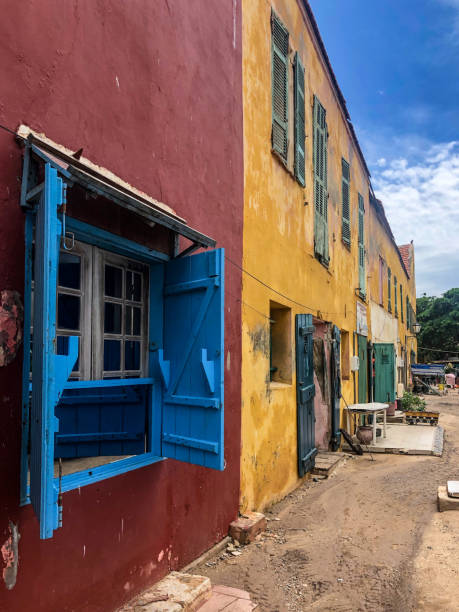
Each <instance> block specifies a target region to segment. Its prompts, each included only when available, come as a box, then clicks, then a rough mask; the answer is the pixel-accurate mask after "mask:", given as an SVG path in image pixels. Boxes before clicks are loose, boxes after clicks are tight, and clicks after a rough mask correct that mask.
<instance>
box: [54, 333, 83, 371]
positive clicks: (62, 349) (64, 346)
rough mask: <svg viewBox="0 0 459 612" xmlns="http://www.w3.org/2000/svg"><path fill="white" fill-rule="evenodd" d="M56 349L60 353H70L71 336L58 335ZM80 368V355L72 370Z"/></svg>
mask: <svg viewBox="0 0 459 612" xmlns="http://www.w3.org/2000/svg"><path fill="white" fill-rule="evenodd" d="M56 350H57V354H58V355H68V354H69V337H68V336H57V345H56ZM79 352H80V339H79V338H78V353H79ZM79 369H80V357H79V356H78V358H77V360H76V363H75V365H74V366H73V370H72V372H78V370H79Z"/></svg>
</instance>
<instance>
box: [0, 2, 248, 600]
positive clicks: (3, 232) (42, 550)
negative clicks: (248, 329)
mask: <svg viewBox="0 0 459 612" xmlns="http://www.w3.org/2000/svg"><path fill="white" fill-rule="evenodd" d="M0 66H1V74H2V78H1V82H0V123H1V124H3V125H6V126H8V127H10V128H12V129H16V128H17V126H18V125H19V124H20V123H25V124H27V125H29V126H30V127H32V128H33V129H35V130H38V131H41V132H45V133H46V135H47V136H48V137H50V138H52V139H53V140H55V141H57V142H59V143H61V144H63V145H65V146H67V147H69V148H71V149H73V150H77V149H79V148H80V147H84V155H85V156H86V157H88V158H90V159H91V160H92V161H94V162H96V163H98V164H100V165H101V166H104V167H106V168H109V169H110V170H111V171H113V172H114V173H115V174H118V175H119V176H121V177H122V178H123V179H125V180H126V181H128V182H129V183H131V184H132V185H135V186H136V187H137V188H139V189H141V190H143V191H145V192H146V193H148V194H150V195H152V196H153V197H155V198H157V199H159V200H161V201H163V202H165V203H167V204H169V205H170V206H172V207H173V208H174V209H175V210H176V211H177V213H178V214H180V215H182V216H183V217H185V218H186V219H187V221H188V222H189V223H190V225H192V226H193V227H195V228H197V229H199V230H201V231H202V232H204V233H206V234H208V235H211V236H212V237H214V238H216V239H217V241H218V246H224V247H225V248H226V250H227V255H228V256H229V257H230V258H231V259H233V260H234V261H235V262H237V263H240V262H241V251H242V215H243V212H242V206H243V168H242V163H243V162H242V151H243V147H242V91H241V88H242V74H241V73H242V65H241V6H240V0H218V1H213V2H208V0H193V1H192V2H185V1H183V0H154V1H151V0H130V1H129V2H126V1H125V0H81V1H77V0H73V1H72V0H68V1H65V2H62V0H46V1H41V2H37V1H36V0H21V2H11V3H7V4H5V5H4V6H3V10H2V18H1V20H0ZM0 169H1V170H0V290H3V289H17V290H19V291H20V292H21V294H22V292H23V259H24V254H23V236H24V231H23V230H24V227H23V221H24V220H23V216H22V213H21V211H20V210H19V204H18V200H19V187H20V175H21V152H20V150H19V148H18V146H17V145H16V143H15V142H14V139H13V137H12V136H11V135H10V134H8V133H7V132H5V131H3V130H0ZM240 285H241V279H240V274H239V272H238V270H237V269H236V268H235V267H234V266H232V265H230V264H229V263H228V264H227V277H226V312H225V319H226V329H225V333H226V352H225V376H226V380H225V414H226V422H225V458H226V461H227V467H226V470H225V471H224V472H222V473H219V472H214V471H211V470H205V469H202V468H197V467H193V466H189V465H187V464H183V463H179V462H175V461H171V460H166V461H163V462H160V463H158V464H155V465H153V466H150V467H147V468H143V469H141V470H137V471H135V472H130V473H128V474H125V475H122V476H119V477H116V478H112V479H109V480H106V481H104V482H101V483H97V484H94V485H92V486H88V487H84V488H82V489H81V490H79V491H78V490H76V491H72V492H69V493H65V494H64V526H63V528H62V529H60V530H58V531H57V532H56V534H55V536H54V538H53V539H52V540H48V541H40V540H39V539H38V523H37V521H36V518H35V516H34V514H33V512H32V509H31V507H30V505H29V506H27V507H25V508H22V509H20V508H19V507H18V498H19V465H20V439H21V433H20V430H21V417H20V377H21V362H22V351H20V353H19V354H18V356H17V357H16V359H15V360H14V361H13V362H12V363H11V364H10V365H8V366H6V367H3V368H0V483H1V485H0V486H1V488H0V547H1V546H2V544H3V543H4V542H5V541H6V540H7V538H8V536H9V527H8V525H9V521H12V522H13V523H14V524H16V525H17V526H18V529H19V533H20V536H21V539H20V542H19V570H18V576H17V582H16V585H15V586H14V588H12V589H11V590H7V589H6V587H5V584H4V583H3V581H0V610H8V611H11V612H13V611H19V610H20V611H21V612H25V611H28V610H32V609H33V610H34V611H35V612H39V611H46V612H50V611H54V610H56V611H57V610H59V612H62V611H64V610H84V611H85V612H95V611H102V610H103V611H105V610H113V609H114V608H115V607H116V606H117V605H119V604H120V603H122V602H123V601H125V600H127V599H129V598H130V597H131V596H133V595H134V594H135V593H136V592H137V591H139V590H141V589H142V588H143V587H145V586H147V585H148V584H150V583H152V582H154V581H156V580H157V579H159V578H161V577H162V576H163V575H164V574H166V573H167V572H168V571H169V569H176V568H180V567H182V566H184V565H185V564H187V563H188V562H189V561H191V560H192V559H193V558H195V557H196V556H197V555H199V554H200V553H201V552H202V551H204V550H205V549H206V548H208V547H210V546H211V545H212V544H213V543H215V542H216V541H218V540H219V539H221V538H222V537H223V536H224V535H225V534H226V531H227V528H228V524H229V522H230V521H231V520H232V519H233V518H234V517H235V515H236V514H237V509H238V492H239V454H240V361H241V342H240V302H239V301H238V300H239V296H240V288H241V287H240ZM228 352H229V353H230V356H231V357H230V359H228V358H227V356H228ZM227 363H230V364H231V365H230V370H229V371H228V370H227V369H226V364H227ZM4 550H6V549H4ZM1 560H2V556H1V555H0V562H1Z"/></svg>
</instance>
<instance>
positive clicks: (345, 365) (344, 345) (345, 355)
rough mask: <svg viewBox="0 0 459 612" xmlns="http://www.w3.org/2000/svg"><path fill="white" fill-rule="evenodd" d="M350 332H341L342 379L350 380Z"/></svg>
mask: <svg viewBox="0 0 459 612" xmlns="http://www.w3.org/2000/svg"><path fill="white" fill-rule="evenodd" d="M350 372H351V370H350V355H349V332H347V331H345V330H343V329H342V330H341V378H342V379H344V380H349V378H350V375H351V374H350Z"/></svg>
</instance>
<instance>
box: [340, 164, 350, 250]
mask: <svg viewBox="0 0 459 612" xmlns="http://www.w3.org/2000/svg"><path fill="white" fill-rule="evenodd" d="M341 173H342V176H341V196H342V204H343V209H342V217H341V221H342V223H341V233H342V238H343V242H345V243H346V244H347V245H350V244H351V210H350V180H351V174H350V168H349V164H348V162H347V161H346V160H345V159H344V158H342V159H341Z"/></svg>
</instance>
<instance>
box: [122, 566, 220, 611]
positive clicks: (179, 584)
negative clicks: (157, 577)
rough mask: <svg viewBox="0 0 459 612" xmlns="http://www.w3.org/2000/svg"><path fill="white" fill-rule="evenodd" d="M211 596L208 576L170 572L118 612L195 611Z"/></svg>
mask: <svg viewBox="0 0 459 612" xmlns="http://www.w3.org/2000/svg"><path fill="white" fill-rule="evenodd" d="M211 597H212V587H211V584H210V580H209V578H207V577H206V576H196V575H194V574H184V573H181V572H171V573H170V574H168V575H167V576H166V577H165V578H163V579H162V580H161V581H160V582H157V583H156V584H155V585H154V586H153V587H151V588H150V589H147V590H146V591H144V592H143V593H141V594H140V595H138V596H137V597H135V598H134V599H132V600H131V601H130V602H129V603H128V604H126V605H125V606H123V607H122V608H120V610H119V612H196V610H198V609H200V608H201V607H202V606H203V604H205V603H206V602H207V601H208V600H209V599H210V598H211Z"/></svg>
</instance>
